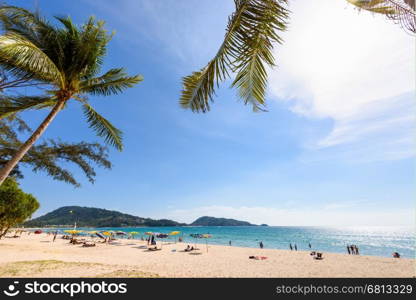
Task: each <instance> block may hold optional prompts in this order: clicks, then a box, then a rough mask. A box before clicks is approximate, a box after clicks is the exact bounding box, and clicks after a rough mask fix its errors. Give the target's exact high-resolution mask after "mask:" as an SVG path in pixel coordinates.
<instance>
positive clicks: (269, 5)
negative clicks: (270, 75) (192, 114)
mask: <svg viewBox="0 0 416 300" xmlns="http://www.w3.org/2000/svg"><path fill="white" fill-rule="evenodd" d="M256 6H257V8H256V10H255V12H256V14H255V15H252V16H251V18H253V19H255V20H257V25H255V26H254V27H252V29H251V30H252V31H251V32H249V34H247V33H246V36H245V37H242V39H243V40H245V49H244V51H242V52H241V54H240V55H239V56H238V57H237V59H236V61H235V62H234V65H235V69H236V70H239V72H238V74H237V76H236V78H235V80H234V82H233V83H232V86H233V87H234V86H236V87H237V88H238V91H239V96H240V98H241V99H243V101H244V103H245V104H247V103H251V104H252V106H253V110H254V111H257V110H264V107H265V94H266V88H267V71H266V68H265V64H266V65H268V66H274V65H275V61H274V57H273V52H272V50H273V43H275V42H276V43H281V42H282V39H281V38H280V37H279V36H278V35H277V32H278V31H284V30H285V29H286V22H285V19H286V18H287V17H288V15H287V11H286V10H284V9H283V8H282V7H281V6H280V5H279V4H278V3H277V2H276V1H273V0H267V1H260V2H258V3H256ZM282 9H283V10H282Z"/></svg>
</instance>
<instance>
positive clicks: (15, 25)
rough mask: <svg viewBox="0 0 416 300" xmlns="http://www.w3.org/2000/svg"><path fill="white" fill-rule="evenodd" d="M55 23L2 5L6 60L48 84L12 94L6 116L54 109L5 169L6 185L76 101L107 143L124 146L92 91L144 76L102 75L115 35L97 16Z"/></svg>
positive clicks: (1, 60) (2, 56)
mask: <svg viewBox="0 0 416 300" xmlns="http://www.w3.org/2000/svg"><path fill="white" fill-rule="evenodd" d="M55 18H56V20H57V22H58V24H59V25H60V26H55V25H53V24H51V23H49V22H48V21H47V20H45V19H44V18H42V17H41V16H40V15H39V14H38V13H32V12H30V11H28V10H25V9H22V8H19V7H14V6H2V7H0V23H1V26H2V27H3V31H4V34H3V35H1V36H0V65H1V67H2V68H4V69H5V70H6V71H7V72H8V73H9V74H12V75H13V76H14V77H16V78H19V79H25V80H26V79H29V80H30V81H31V82H37V83H39V84H45V85H46V86H47V87H48V88H49V89H48V90H47V92H46V93H45V94H43V95H40V96H34V97H28V96H13V97H7V104H6V105H2V106H1V109H0V118H4V117H7V116H10V115H13V114H16V113H18V112H21V111H26V110H29V109H42V108H49V109H50V111H49V114H48V115H47V116H46V118H45V119H44V120H43V122H42V123H41V124H40V125H39V127H38V128H37V129H36V130H35V131H34V132H33V134H32V135H31V136H30V137H29V139H27V140H26V142H24V143H23V144H22V145H21V147H20V148H19V150H18V151H17V152H16V153H15V155H14V156H13V157H12V158H11V159H10V160H9V161H8V162H7V163H6V164H5V165H4V167H3V168H2V169H1V170H0V185H1V183H3V181H4V180H5V179H6V177H7V176H8V175H9V174H10V172H11V171H12V170H13V168H14V167H15V166H16V165H17V163H18V162H19V161H20V160H21V159H22V158H23V156H24V155H25V154H26V153H27V151H28V150H29V149H30V148H31V147H32V145H33V144H34V143H35V142H36V141H37V140H38V139H39V137H40V136H41V135H42V134H43V133H44V132H45V130H46V128H47V127H48V126H49V124H50V123H51V122H52V121H53V119H54V118H55V117H56V115H57V114H58V113H59V112H60V111H61V110H62V109H64V108H65V107H66V106H67V103H68V101H70V100H74V101H77V102H79V103H80V104H81V106H82V110H83V112H84V115H85V117H86V120H87V122H88V123H89V126H90V127H91V128H92V129H93V130H94V131H95V132H96V134H97V135H98V136H101V137H103V138H104V139H105V141H106V142H107V143H109V144H110V145H113V146H115V147H116V148H117V149H118V150H122V136H121V131H120V130H119V129H117V128H116V127H114V126H113V125H112V124H111V123H110V122H109V121H108V120H107V119H105V118H104V117H102V116H101V115H100V114H99V113H98V112H96V111H95V110H94V109H93V108H92V106H91V105H90V104H89V102H88V98H87V95H101V96H109V95H113V94H118V93H120V92H122V91H124V90H125V89H127V88H130V87H133V86H134V85H135V84H137V83H138V82H140V81H141V80H142V77H141V76H138V75H137V76H128V75H127V74H126V73H125V71H124V70H123V69H122V68H117V69H110V70H109V71H107V72H105V73H104V74H103V75H99V72H100V69H101V65H102V64H103V59H104V56H105V54H106V47H107V44H108V42H109V41H110V39H111V37H112V35H111V34H108V33H107V31H106V30H105V29H104V22H102V21H96V20H95V19H94V18H93V17H91V18H90V19H89V20H88V21H87V22H86V23H85V24H83V25H82V26H76V25H74V24H73V23H72V21H71V19H70V18H69V17H68V18H61V17H55Z"/></svg>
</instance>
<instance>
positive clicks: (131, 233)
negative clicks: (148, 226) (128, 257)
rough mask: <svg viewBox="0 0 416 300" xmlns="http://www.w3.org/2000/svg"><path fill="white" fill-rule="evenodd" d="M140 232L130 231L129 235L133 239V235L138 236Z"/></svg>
mask: <svg viewBox="0 0 416 300" xmlns="http://www.w3.org/2000/svg"><path fill="white" fill-rule="evenodd" d="M139 233H140V232H138V231H132V232H130V235H131V236H132V237H133V238H134V236H135V235H138V234H139Z"/></svg>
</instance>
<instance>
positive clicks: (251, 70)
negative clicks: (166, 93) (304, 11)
mask: <svg viewBox="0 0 416 300" xmlns="http://www.w3.org/2000/svg"><path fill="white" fill-rule="evenodd" d="M234 2H235V12H234V13H233V14H232V15H231V16H230V18H229V20H228V25H227V30H226V34H225V37H224V41H223V43H222V45H221V46H220V48H219V50H218V52H217V54H216V55H215V56H214V58H213V59H211V60H210V61H209V62H208V64H207V65H206V66H205V67H204V68H202V69H201V70H200V71H197V72H193V73H192V74H191V75H189V76H186V77H184V78H183V79H182V83H183V89H182V95H181V98H180V104H181V106H182V107H183V108H186V109H191V110H192V111H194V112H204V113H205V112H207V111H209V109H210V106H209V102H210V101H212V97H213V95H214V94H215V87H218V85H219V83H220V82H222V81H224V80H226V79H228V78H229V77H230V72H235V73H236V77H235V79H234V81H233V82H232V87H236V88H237V89H238V93H239V96H240V98H241V99H242V100H243V101H244V103H245V104H251V105H252V107H253V110H254V111H258V110H264V108H265V99H264V98H265V94H266V88H267V71H266V67H265V65H267V66H270V67H272V66H274V65H275V61H274V57H273V53H272V50H273V46H274V44H275V43H281V42H282V39H281V37H280V36H279V35H278V33H279V32H281V31H284V30H285V29H286V25H287V19H288V17H289V11H288V10H287V8H286V6H287V1H286V0H234Z"/></svg>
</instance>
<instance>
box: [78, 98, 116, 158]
mask: <svg viewBox="0 0 416 300" xmlns="http://www.w3.org/2000/svg"><path fill="white" fill-rule="evenodd" d="M82 109H83V111H84V115H85V117H86V118H87V122H88V123H89V124H90V128H92V129H93V130H94V131H95V132H96V134H97V135H98V136H100V137H103V138H104V140H105V142H106V143H108V144H110V145H111V146H114V147H116V148H117V149H118V150H119V151H121V150H123V142H122V132H121V131H120V130H119V129H117V128H115V127H114V126H113V125H112V124H111V123H110V122H109V121H108V120H107V119H105V118H104V117H102V116H101V115H100V114H99V113H97V112H96V111H95V110H94V109H93V108H92V107H91V105H89V104H88V103H84V104H83V105H82Z"/></svg>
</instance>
